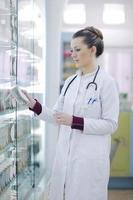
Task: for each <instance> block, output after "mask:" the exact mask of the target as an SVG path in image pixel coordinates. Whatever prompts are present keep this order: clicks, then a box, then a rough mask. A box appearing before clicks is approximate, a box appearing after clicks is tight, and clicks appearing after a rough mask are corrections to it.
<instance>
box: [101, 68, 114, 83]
mask: <svg viewBox="0 0 133 200" xmlns="http://www.w3.org/2000/svg"><path fill="white" fill-rule="evenodd" d="M100 79H101V81H102V83H103V84H106V83H108V84H109V83H110V84H111V83H113V82H114V83H115V82H116V81H115V79H114V78H113V77H112V76H111V75H110V74H109V73H107V72H106V71H105V70H104V69H101V70H100Z"/></svg>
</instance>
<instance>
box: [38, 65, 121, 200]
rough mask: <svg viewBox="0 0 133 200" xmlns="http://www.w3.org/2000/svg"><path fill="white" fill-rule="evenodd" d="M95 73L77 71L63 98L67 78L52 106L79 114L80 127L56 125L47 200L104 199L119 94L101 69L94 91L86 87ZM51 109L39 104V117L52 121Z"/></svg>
mask: <svg viewBox="0 0 133 200" xmlns="http://www.w3.org/2000/svg"><path fill="white" fill-rule="evenodd" d="M95 72H96V71H95ZM95 72H93V73H91V74H86V75H81V74H80V72H79V73H78V76H77V78H76V79H75V80H74V81H73V82H72V84H71V85H70V87H69V88H68V90H67V92H66V95H65V98H64V99H63V92H64V91H65V88H66V87H67V85H68V83H69V82H70V81H71V80H72V78H73V76H72V77H70V78H68V79H67V80H66V82H65V84H64V87H63V89H62V92H61V95H60V97H59V99H58V101H57V103H56V105H55V106H54V109H53V110H58V111H62V112H64V113H68V114H70V115H75V116H78V117H83V118H84V130H83V131H80V130H76V129H71V127H69V126H64V125H61V126H60V132H59V138H58V143H57V148H56V156H55V161H54V166H53V173H52V176H51V183H50V193H49V200H64V199H65V200H107V185H108V180H109V171H110V161H109V154H110V146H111V134H112V133H113V132H115V130H116V128H117V122H118V115H119V95H118V90H117V88H116V85H115V81H114V80H113V78H112V77H110V76H109V75H108V74H107V73H105V72H104V71H103V70H102V69H101V68H100V71H99V72H98V75H97V78H96V81H95V82H96V83H97V86H98V88H97V91H96V92H95V91H94V88H93V86H90V87H89V88H88V89H87V90H86V86H87V84H88V83H89V82H91V81H92V80H93V78H94V75H95ZM90 97H93V98H95V99H96V101H95V102H94V103H93V104H87V102H88V100H89V98H90ZM53 112H54V111H52V110H50V109H48V108H47V107H46V106H43V110H42V113H41V114H40V116H39V118H40V119H43V120H47V121H50V122H54V119H53V115H52V114H53ZM63 196H64V197H63Z"/></svg>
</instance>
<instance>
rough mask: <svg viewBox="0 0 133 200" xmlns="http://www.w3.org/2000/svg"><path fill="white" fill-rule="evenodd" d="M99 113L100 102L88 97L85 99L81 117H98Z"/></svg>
mask: <svg viewBox="0 0 133 200" xmlns="http://www.w3.org/2000/svg"><path fill="white" fill-rule="evenodd" d="M100 112H101V108H100V101H99V99H98V98H96V97H94V98H92V97H90V98H89V99H87V100H86V101H85V103H84V105H83V115H84V117H94V118H97V117H99V114H100Z"/></svg>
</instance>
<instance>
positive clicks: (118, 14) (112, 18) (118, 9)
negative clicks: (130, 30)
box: [103, 4, 125, 24]
mask: <svg viewBox="0 0 133 200" xmlns="http://www.w3.org/2000/svg"><path fill="white" fill-rule="evenodd" d="M103 22H104V23H105V24H124V23H125V7H124V5H123V4H104V10H103Z"/></svg>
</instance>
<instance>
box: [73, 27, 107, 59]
mask: <svg viewBox="0 0 133 200" xmlns="http://www.w3.org/2000/svg"><path fill="white" fill-rule="evenodd" d="M77 37H83V38H84V40H83V41H84V43H85V44H86V45H87V46H88V48H91V47H92V46H95V47H96V50H97V51H96V57H98V56H100V55H101V54H102V53H103V51H104V42H103V34H102V32H101V31H100V30H99V29H97V28H94V27H93V26H88V27H86V28H84V29H81V30H79V31H77V32H76V33H74V34H73V36H72V38H73V39H74V38H77Z"/></svg>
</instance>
